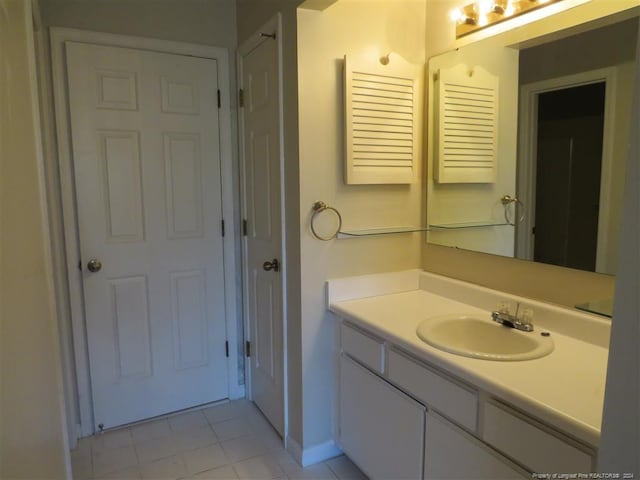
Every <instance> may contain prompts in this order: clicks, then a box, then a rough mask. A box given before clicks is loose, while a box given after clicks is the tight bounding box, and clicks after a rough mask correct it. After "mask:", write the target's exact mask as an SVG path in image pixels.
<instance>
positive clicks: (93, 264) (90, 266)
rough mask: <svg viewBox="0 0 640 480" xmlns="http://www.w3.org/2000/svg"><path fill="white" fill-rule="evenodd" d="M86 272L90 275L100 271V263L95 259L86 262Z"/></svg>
mask: <svg viewBox="0 0 640 480" xmlns="http://www.w3.org/2000/svg"><path fill="white" fill-rule="evenodd" d="M87 270H89V271H90V272H92V273H96V272H99V271H100V270H102V262H101V261H100V260H98V259H97V258H92V259H91V260H89V261H88V262H87Z"/></svg>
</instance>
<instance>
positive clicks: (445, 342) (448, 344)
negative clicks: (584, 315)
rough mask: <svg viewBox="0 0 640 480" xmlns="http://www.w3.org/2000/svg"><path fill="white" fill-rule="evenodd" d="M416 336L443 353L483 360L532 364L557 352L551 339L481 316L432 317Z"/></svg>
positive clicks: (420, 325)
mask: <svg viewBox="0 0 640 480" xmlns="http://www.w3.org/2000/svg"><path fill="white" fill-rule="evenodd" d="M416 334H417V335H418V337H419V338H420V339H421V340H422V341H423V342H426V343H428V344H429V345H431V346H433V347H436V348H438V349H440V350H444V351H446V352H449V353H455V354H456V355H462V356H465V357H472V358H481V359H484V360H498V361H520V360H532V359H534V358H540V357H544V356H545V355H548V354H550V353H551V352H552V351H553V348H554V345H553V340H552V339H551V337H550V336H542V335H541V334H540V332H537V331H533V332H522V331H519V330H515V329H513V328H509V327H505V326H503V325H500V324H498V323H496V322H494V321H492V320H491V319H490V318H482V317H481V316H479V315H467V314H453V315H440V316H435V317H430V318H427V319H426V320H423V321H422V322H420V324H419V325H418V328H417V329H416Z"/></svg>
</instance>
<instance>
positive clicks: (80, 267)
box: [78, 259, 82, 271]
mask: <svg viewBox="0 0 640 480" xmlns="http://www.w3.org/2000/svg"><path fill="white" fill-rule="evenodd" d="M78 270H80V271H82V259H80V260H78Z"/></svg>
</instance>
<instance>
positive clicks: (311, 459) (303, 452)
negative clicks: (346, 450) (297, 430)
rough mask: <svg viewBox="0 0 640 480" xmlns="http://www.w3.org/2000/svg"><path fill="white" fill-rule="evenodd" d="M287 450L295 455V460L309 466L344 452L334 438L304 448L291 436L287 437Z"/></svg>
mask: <svg viewBox="0 0 640 480" xmlns="http://www.w3.org/2000/svg"><path fill="white" fill-rule="evenodd" d="M287 451H288V452H289V453H290V454H291V455H292V456H293V458H294V460H295V461H296V462H298V463H299V464H300V465H302V466H303V467H308V466H309V465H313V464H316V463H319V462H323V461H324V460H328V459H330V458H333V457H337V456H338V455H341V454H342V450H340V448H339V447H338V445H337V444H336V442H334V441H333V440H329V441H327V442H323V443H320V444H318V445H314V446H313V447H309V448H305V449H303V448H302V447H301V446H300V444H299V443H298V442H296V441H295V440H294V439H293V438H291V437H287Z"/></svg>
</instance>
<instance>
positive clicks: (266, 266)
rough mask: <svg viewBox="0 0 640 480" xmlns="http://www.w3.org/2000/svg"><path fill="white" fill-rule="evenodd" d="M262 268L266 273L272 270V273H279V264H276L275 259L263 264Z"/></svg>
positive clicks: (276, 260)
mask: <svg viewBox="0 0 640 480" xmlns="http://www.w3.org/2000/svg"><path fill="white" fill-rule="evenodd" d="M262 268H263V269H265V270H266V271H267V272H268V271H269V270H273V271H274V272H279V271H280V262H278V259H277V258H274V259H273V260H271V261H270V262H264V263H263V264H262Z"/></svg>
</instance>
